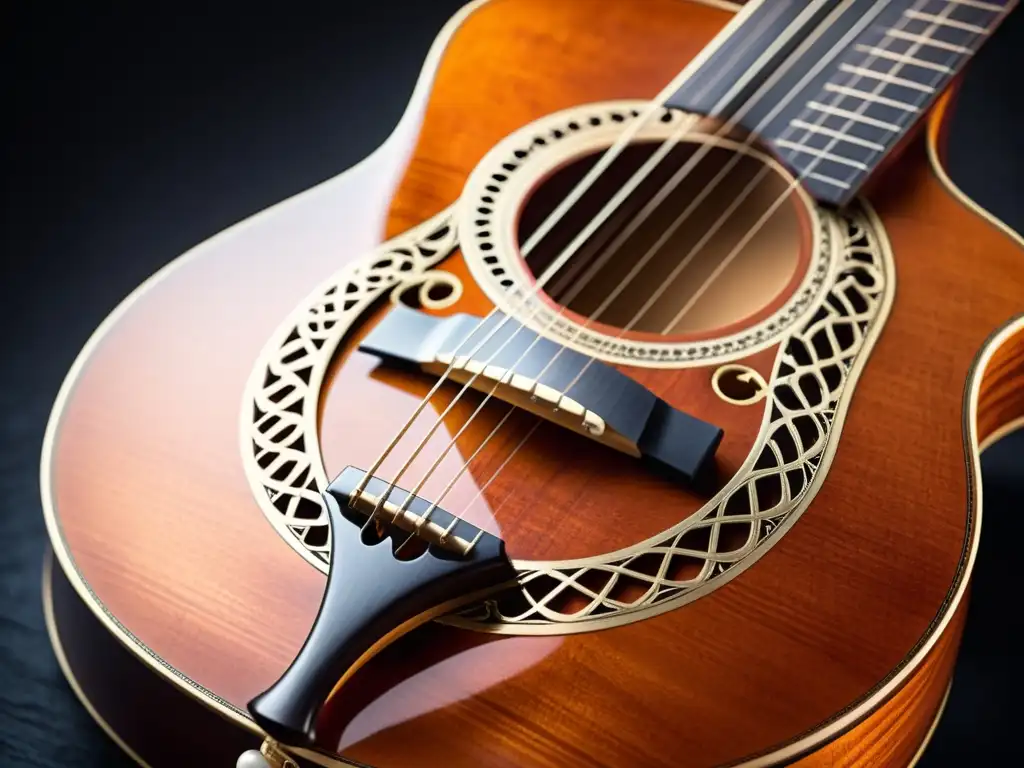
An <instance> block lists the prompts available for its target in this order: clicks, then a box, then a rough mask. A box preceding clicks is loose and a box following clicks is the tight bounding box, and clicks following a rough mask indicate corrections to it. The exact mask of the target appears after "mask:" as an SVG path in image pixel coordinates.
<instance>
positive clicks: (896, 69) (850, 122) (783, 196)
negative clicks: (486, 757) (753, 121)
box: [438, 2, 1010, 515]
mask: <svg viewBox="0 0 1024 768" xmlns="http://www.w3.org/2000/svg"><path fill="white" fill-rule="evenodd" d="M952 10H954V4H953V3H952V2H949V4H948V5H947V8H946V9H945V10H944V11H943V13H942V14H941V15H940V17H939V18H945V17H946V16H947V15H948V14H949V13H950V12H952ZM1009 10H1010V9H1009V8H1007V9H1006V10H1005V11H1004V12H1003V13H1002V14H1000V16H999V18H997V20H996V21H995V22H994V23H993V24H992V25H991V26H990V27H989V28H988V29H986V30H984V31H983V32H979V33H976V34H975V35H974V37H973V38H972V41H973V40H974V39H976V38H977V37H980V36H983V35H988V34H990V33H991V31H992V30H993V29H994V28H995V26H997V25H998V23H999V22H1000V21H1001V19H1002V18H1003V17H1004V16H1005V14H1006V13H1007V12H1009ZM904 18H906V17H904ZM901 23H902V22H901ZM939 26H941V25H940V24H939V23H935V24H933V25H932V26H931V27H929V28H928V29H927V30H926V31H925V32H924V33H923V36H924V37H926V38H930V36H931V35H932V34H933V33H934V32H935V31H936V30H937V29H938V27H939ZM925 44H926V43H923V42H922V43H918V44H916V45H915V46H913V47H912V48H911V49H910V50H909V51H908V53H907V54H906V55H911V56H912V55H913V54H914V53H916V52H917V51H919V50H920V49H921V47H923V46H924V45H925ZM975 50H976V49H975ZM973 53H974V50H972V51H970V54H973ZM967 55H969V54H963V56H967ZM876 60H877V57H874V56H873V57H871V58H870V59H868V60H867V62H866V66H871V65H872V64H873V63H874V62H875V61H876ZM955 61H957V57H951V58H950V59H949V60H948V61H947V65H952V64H953V63H954V62H955ZM902 67H903V64H899V65H898V66H895V67H893V68H891V69H890V70H889V72H887V73H882V74H885V75H886V76H893V75H895V74H896V73H898V72H899V71H901V70H902ZM860 79H861V77H860V76H858V77H857V78H855V79H853V80H852V83H853V84H858V83H859V82H860ZM940 79H941V74H939V75H938V76H937V77H936V78H935V79H934V80H933V81H932V82H931V86H932V89H933V90H934V85H935V84H936V83H937V82H938V80H940ZM884 87H885V82H884V81H881V82H880V84H879V85H878V86H876V88H875V90H874V91H873V92H872V93H871V94H870V95H877V94H878V93H879V92H880V91H881V90H883V89H884ZM929 95H930V94H928V93H925V94H924V96H922V97H920V99H919V101H923V100H924V99H926V98H927V97H928V96H929ZM842 98H843V96H842V95H840V96H837V98H836V99H834V101H833V104H832V106H835V105H837V104H838V103H839V102H841V101H842ZM868 105H869V102H868V101H867V100H863V103H862V105H861V107H860V109H859V110H858V111H857V112H855V113H854V114H856V115H861V114H863V112H864V111H865V110H866V109H867V108H868ZM910 114H911V113H909V112H908V113H907V114H906V115H904V116H901V117H900V118H899V120H900V121H905V120H906V119H907V117H909V115H910ZM826 117H827V115H826V114H825V113H823V115H822V117H821V118H819V121H818V123H817V124H815V125H814V127H818V125H820V124H821V123H823V122H824V120H825V119H826ZM854 122H856V121H855V119H852V118H851V119H849V120H848V121H847V122H846V124H845V125H844V126H843V127H842V128H841V129H840V130H839V131H838V134H839V136H836V137H834V138H833V139H832V141H831V142H830V143H829V144H828V146H827V147H826V149H825V151H828V150H830V149H832V148H833V147H834V146H835V145H836V144H837V143H839V141H840V140H841V135H842V134H843V133H844V132H845V131H847V130H848V129H849V128H850V127H851V126H852V125H853V124H854ZM805 124H806V123H805ZM809 134H810V130H808V131H807V132H806V134H805V139H806V137H807V135H809ZM785 135H790V131H789V130H788V129H787V132H786V133H785V134H784V136H785ZM822 159H824V158H822V157H818V158H816V159H815V160H813V161H812V162H811V164H810V165H809V166H808V167H807V168H806V169H805V170H804V171H803V172H802V173H801V175H800V176H799V177H798V178H797V179H794V181H793V182H792V183H791V184H790V185H789V186H788V187H787V189H786V190H785V191H784V192H783V193H782V194H781V195H779V197H778V198H777V199H776V200H775V202H774V203H773V204H772V206H770V207H769V209H768V210H767V211H766V212H765V213H764V214H763V215H762V216H761V218H760V219H759V220H758V222H757V223H755V225H754V226H753V227H752V228H751V229H750V230H749V231H748V232H747V233H746V235H745V236H744V238H743V239H742V240H741V241H740V242H739V243H738V244H737V245H736V246H735V247H734V248H733V249H732V251H730V253H729V254H728V255H727V256H726V258H725V259H724V260H723V262H722V263H721V264H720V265H719V269H717V270H716V271H715V272H714V273H712V275H711V276H709V277H708V278H707V279H706V280H705V282H704V283H703V284H702V286H701V287H700V288H699V289H698V293H695V294H694V295H695V296H697V297H698V298H699V294H702V293H703V292H705V291H706V290H707V287H708V286H709V285H710V284H711V283H712V282H713V281H714V279H716V278H717V277H718V276H720V274H721V272H722V271H724V269H725V268H727V266H728V264H729V263H731V261H732V260H733V259H734V258H735V256H736V254H738V253H739V252H740V251H742V249H743V248H744V247H745V246H746V244H747V243H749V241H750V239H752V238H753V237H754V236H755V235H756V234H757V232H758V231H760V229H761V228H762V227H763V226H764V224H765V222H767V220H768V219H769V218H770V217H771V214H773V213H774V211H775V210H777V208H778V207H779V205H781V204H782V202H783V201H784V200H785V199H786V198H787V197H788V196H789V194H790V192H791V191H792V190H793V188H795V186H797V184H799V183H800V181H801V180H802V179H804V178H806V177H807V176H808V175H810V174H811V173H813V171H814V169H815V168H816V167H817V166H818V165H819V164H820V162H821V160H822ZM767 170H768V166H765V167H764V168H763V169H762V173H761V174H759V175H758V177H757V178H756V179H755V180H754V181H752V182H751V183H749V184H748V186H747V188H746V189H745V190H744V192H743V193H741V196H742V197H743V198H745V197H746V196H748V195H749V194H750V192H751V191H752V190H753V188H754V187H756V185H757V183H758V182H759V180H760V178H762V177H763V174H764V173H766V172H767ZM727 218H728V212H726V215H723V216H722V217H720V219H719V220H718V221H717V222H716V226H715V229H716V230H717V228H718V227H720V226H721V224H722V223H724V221H725V220H727ZM677 221H678V220H677ZM698 246H699V244H698ZM655 247H658V244H656V245H655ZM692 255H693V252H691V253H690V254H688V255H687V257H686V258H684V260H683V262H682V265H681V268H678V267H677V270H678V271H681V269H682V268H685V265H686V264H688V263H689V260H690V259H691V257H692ZM677 276H678V272H677V274H675V275H672V276H670V277H669V279H668V280H666V281H664V282H663V283H662V287H661V289H660V292H663V291H664V290H665V289H666V288H667V286H668V285H670V284H671V282H672V281H673V280H674V279H675V278H676V277H677ZM620 287H621V286H620ZM694 303H695V298H693V297H691V299H690V301H688V302H687V305H686V306H685V307H684V311H681V312H680V313H678V314H677V315H676V317H675V318H673V321H671V322H670V323H669V324H668V325H667V326H666V331H667V330H668V329H670V328H672V327H674V326H675V325H676V323H677V322H678V320H679V318H681V316H682V315H683V314H685V311H686V310H688V309H689V308H692V306H693V304H694ZM649 305H650V302H648V304H647V305H645V307H644V308H642V309H641V311H640V312H639V313H637V316H636V317H634V319H633V320H632V321H631V323H630V325H628V326H626V328H624V329H623V330H622V332H621V333H620V335H619V337H617V338H621V336H622V335H623V334H624V333H625V332H627V331H628V330H629V328H630V327H632V325H633V324H635V322H636V321H637V320H638V319H639V318H640V317H642V316H643V314H644V313H645V312H646V311H647V309H649ZM590 319H591V320H594V319H596V313H595V315H593V316H591V318H590ZM585 327H586V326H584V328H585ZM580 332H582V329H581V331H580ZM563 349H564V348H563ZM562 351H563V350H559V351H558V353H556V355H555V357H556V358H557V356H558V355H560V354H561V352H562ZM553 360H554V358H553ZM553 360H552V361H551V362H553ZM551 362H549V363H548V366H550V365H551ZM593 362H594V359H591V360H590V361H588V363H587V364H586V366H585V367H584V369H583V370H581V371H580V372H579V373H578V374H577V376H576V377H575V378H574V380H573V381H572V382H571V383H570V384H569V386H568V387H567V388H566V389H565V390H564V392H565V393H566V394H567V393H568V392H569V391H570V390H571V389H572V387H573V386H574V385H575V383H576V382H577V381H579V379H580V378H581V377H582V375H583V374H584V372H585V371H586V368H587V367H589V366H590V365H591V364H592V363H593ZM545 370H546V369H545ZM538 378H539V377H538ZM539 425H540V421H539V420H538V422H537V423H536V424H535V425H534V429H536V428H537V427H538V426H539ZM499 428H500V427H496V428H495V429H494V430H492V432H491V434H490V435H488V436H487V438H485V440H484V441H483V443H481V445H480V446H479V447H478V449H477V451H475V452H474V456H475V455H476V454H477V453H478V452H479V450H480V449H481V448H483V446H484V445H486V444H487V442H489V441H490V440H491V439H492V438H493V437H494V436H495V435H496V434H497V432H498V429H499ZM532 433H533V430H531V431H530V433H529V434H532ZM525 442H526V440H525V439H524V440H522V441H521V442H520V444H519V445H518V446H517V447H516V448H515V450H514V451H513V452H512V454H510V455H509V456H508V457H507V458H506V459H505V461H504V462H503V463H502V465H501V466H500V467H499V468H498V470H497V471H496V472H494V473H493V474H492V475H491V477H490V478H489V479H488V480H487V481H486V482H485V483H484V484H483V485H482V486H481V487H480V489H479V490H478V491H477V493H476V494H475V495H474V498H473V499H472V500H471V501H470V503H469V504H468V505H467V506H466V508H465V509H464V510H463V512H462V513H461V514H462V515H464V514H466V512H468V510H469V508H470V507H471V506H472V504H473V503H474V502H475V501H476V498H478V497H479V496H481V495H482V494H483V493H484V492H485V490H486V489H487V487H489V486H490V485H491V483H492V482H493V481H494V480H495V479H496V478H497V476H498V475H499V474H500V473H501V471H503V470H504V468H505V467H506V466H507V465H508V464H509V463H510V462H511V460H512V458H513V457H514V456H515V454H516V453H517V452H518V451H519V450H520V449H521V448H522V447H523V445H525ZM471 461H472V459H470V460H469V461H467V462H466V464H465V465H464V466H463V467H462V468H461V469H460V470H459V475H461V474H462V473H463V472H465V470H466V469H467V468H468V465H469V463H470V462H471ZM438 503H439V502H438Z"/></svg>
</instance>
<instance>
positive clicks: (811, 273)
mask: <svg viewBox="0 0 1024 768" xmlns="http://www.w3.org/2000/svg"><path fill="white" fill-rule="evenodd" d="M648 106H649V105H648V103H647V102H633V101H614V102H602V103H596V104H588V105H584V106H579V107H574V108H572V109H568V110H564V111H562V112H556V113H554V114H552V115H550V116H548V117H545V118H543V119H541V120H538V121H536V122H534V123H531V124H530V125H527V126H525V127H524V128H522V129H521V130H519V131H516V132H515V133H513V134H511V135H510V136H508V137H507V138H506V139H504V140H502V141H501V142H500V143H499V144H497V145H495V147H494V148H493V149H492V150H491V151H490V152H489V153H488V154H487V155H486V156H485V157H484V158H483V160H482V161H481V162H480V164H479V165H478V166H477V167H476V169H475V170H474V171H473V173H472V175H471V176H470V178H469V181H468V182H467V183H466V187H465V189H464V190H463V194H462V201H461V203H462V204H461V207H460V209H459V214H460V215H459V232H460V238H461V247H462V253H463V256H464V257H465V259H466V263H467V264H468V265H469V268H470V271H471V272H472V273H473V277H474V278H475V279H476V281H477V283H479V285H480V287H481V288H482V289H483V291H484V292H485V293H486V294H487V296H488V298H489V299H490V300H491V301H493V302H494V303H495V305H497V306H498V308H499V309H501V310H502V311H504V312H505V313H506V314H515V315H516V316H517V317H520V318H522V319H523V320H524V321H525V322H526V324H527V325H529V326H530V327H531V328H532V329H533V330H535V331H537V332H538V333H541V334H542V335H544V336H547V337H549V338H551V339H554V340H556V341H559V342H561V343H563V344H566V345H567V346H571V347H572V348H573V349H576V350H577V351H579V352H582V353H584V354H588V355H592V356H594V357H598V358H600V359H601V360H604V361H606V362H611V363H620V364H625V365H637V366H647V367H668V368H677V367H680V366H687V365H706V364H707V363H708V362H709V361H712V360H714V361H722V362H725V361H727V360H730V359H735V358H739V357H743V356H746V355H749V354H751V353H753V352H755V351H757V350H760V349H764V348H766V347H769V346H771V345H773V344H775V343H776V342H777V341H778V339H779V338H781V337H782V335H783V334H784V333H785V332H786V331H787V330H788V329H790V328H791V327H792V326H793V325H794V324H795V323H796V322H797V321H798V320H799V319H800V318H801V317H802V316H803V315H804V313H805V312H806V311H807V309H808V307H810V306H811V305H812V304H814V303H815V302H817V301H820V299H821V294H822V291H823V289H824V286H825V281H826V280H827V279H828V272H829V266H830V259H831V255H832V250H833V245H832V243H831V242H830V238H831V232H830V229H829V226H828V222H827V220H826V217H824V216H821V215H820V214H818V215H815V214H816V210H815V208H814V206H813V204H812V202H811V200H810V198H807V197H806V196H804V195H803V194H802V192H799V194H800V195H801V197H802V198H803V199H804V202H805V204H806V205H807V209H808V211H809V212H810V214H811V218H812V219H813V220H815V224H816V227H815V230H816V231H815V243H814V247H813V253H812V260H811V267H810V269H809V270H808V273H807V275H806V276H805V277H804V280H803V282H802V283H801V284H800V285H799V286H798V287H797V289H796V291H795V292H794V293H793V295H792V296H790V297H789V299H788V300H787V301H786V302H785V303H784V304H783V305H782V306H781V307H779V309H778V310H777V311H776V312H774V313H773V314H772V315H770V316H769V317H766V318H764V319H763V320H761V321H759V322H757V323H754V324H752V325H750V326H748V327H746V328H744V329H742V330H740V331H737V332H735V333H732V334H729V335H728V336H722V337H721V338H718V339H715V340H713V341H697V342H680V341H664V342H656V341H644V342H639V341H636V340H632V339H622V338H619V337H618V336H617V335H610V334H607V333H603V332H601V331H600V330H598V329H596V328H594V327H584V326H581V325H579V324H578V323H576V322H574V321H573V320H572V319H570V318H568V317H566V316H564V315H563V314H560V313H558V311H557V309H555V310H553V309H552V308H551V305H550V304H548V303H547V302H546V301H545V300H544V299H543V298H541V297H540V296H539V295H538V294H536V293H535V292H534V291H533V285H534V280H533V278H532V276H531V275H529V274H528V273H527V270H526V268H525V266H524V264H523V261H522V259H521V258H520V257H519V256H518V254H517V253H516V242H517V234H516V227H517V225H518V216H517V213H518V209H519V206H520V203H521V199H522V197H523V195H524V194H526V193H528V192H529V190H530V189H531V188H532V187H533V185H534V184H535V183H536V182H537V181H538V180H540V179H543V178H545V177H546V176H547V175H548V174H549V173H551V172H553V171H554V170H556V169H557V168H559V167H560V166H561V165H563V164H564V163H566V162H568V161H569V160H571V159H573V158H575V157H578V156H580V155H581V154H583V153H585V152H586V151H601V150H604V149H605V148H607V147H608V146H609V145H610V144H611V143H612V142H613V141H614V140H615V139H617V138H618V136H619V134H620V133H621V132H622V131H624V130H626V129H627V128H628V127H629V125H630V123H633V122H634V121H636V120H637V119H638V118H639V117H640V116H641V115H642V114H643V111H644V110H645V109H646V108H647V107H648ZM692 119H693V116H692V115H690V114H689V113H687V112H684V111H682V110H679V109H673V108H670V107H663V108H661V110H660V112H659V113H658V114H656V115H655V116H654V117H652V118H651V119H650V120H648V121H647V122H646V123H644V124H643V125H642V126H641V127H640V128H639V130H638V133H637V135H636V140H637V141H653V142H656V143H660V142H662V141H666V140H668V139H669V138H670V137H671V136H672V135H673V134H674V133H675V132H676V131H677V129H679V128H680V126H681V125H682V124H683V123H684V121H687V120H692ZM686 136H687V140H688V141H693V142H700V143H707V144H715V145H719V146H723V147H728V148H731V149H733V150H735V151H737V152H744V153H747V154H751V155H754V156H756V157H759V158H760V159H761V160H762V161H763V162H766V163H768V164H770V165H772V166H773V167H774V168H776V169H777V170H778V172H779V173H781V174H782V175H783V176H785V177H787V178H790V176H789V174H788V172H787V171H785V169H783V168H782V166H780V165H779V164H778V163H777V162H775V161H774V160H773V159H772V158H770V157H768V156H767V155H764V154H762V153H760V152H758V151H756V150H755V149H753V148H752V147H747V146H745V145H744V144H743V143H742V142H737V141H732V140H728V139H724V138H721V137H718V136H714V135H711V134H707V133H703V132H701V131H700V130H698V129H696V128H693V129H691V130H690V131H689V132H688V133H687V134H686Z"/></svg>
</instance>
